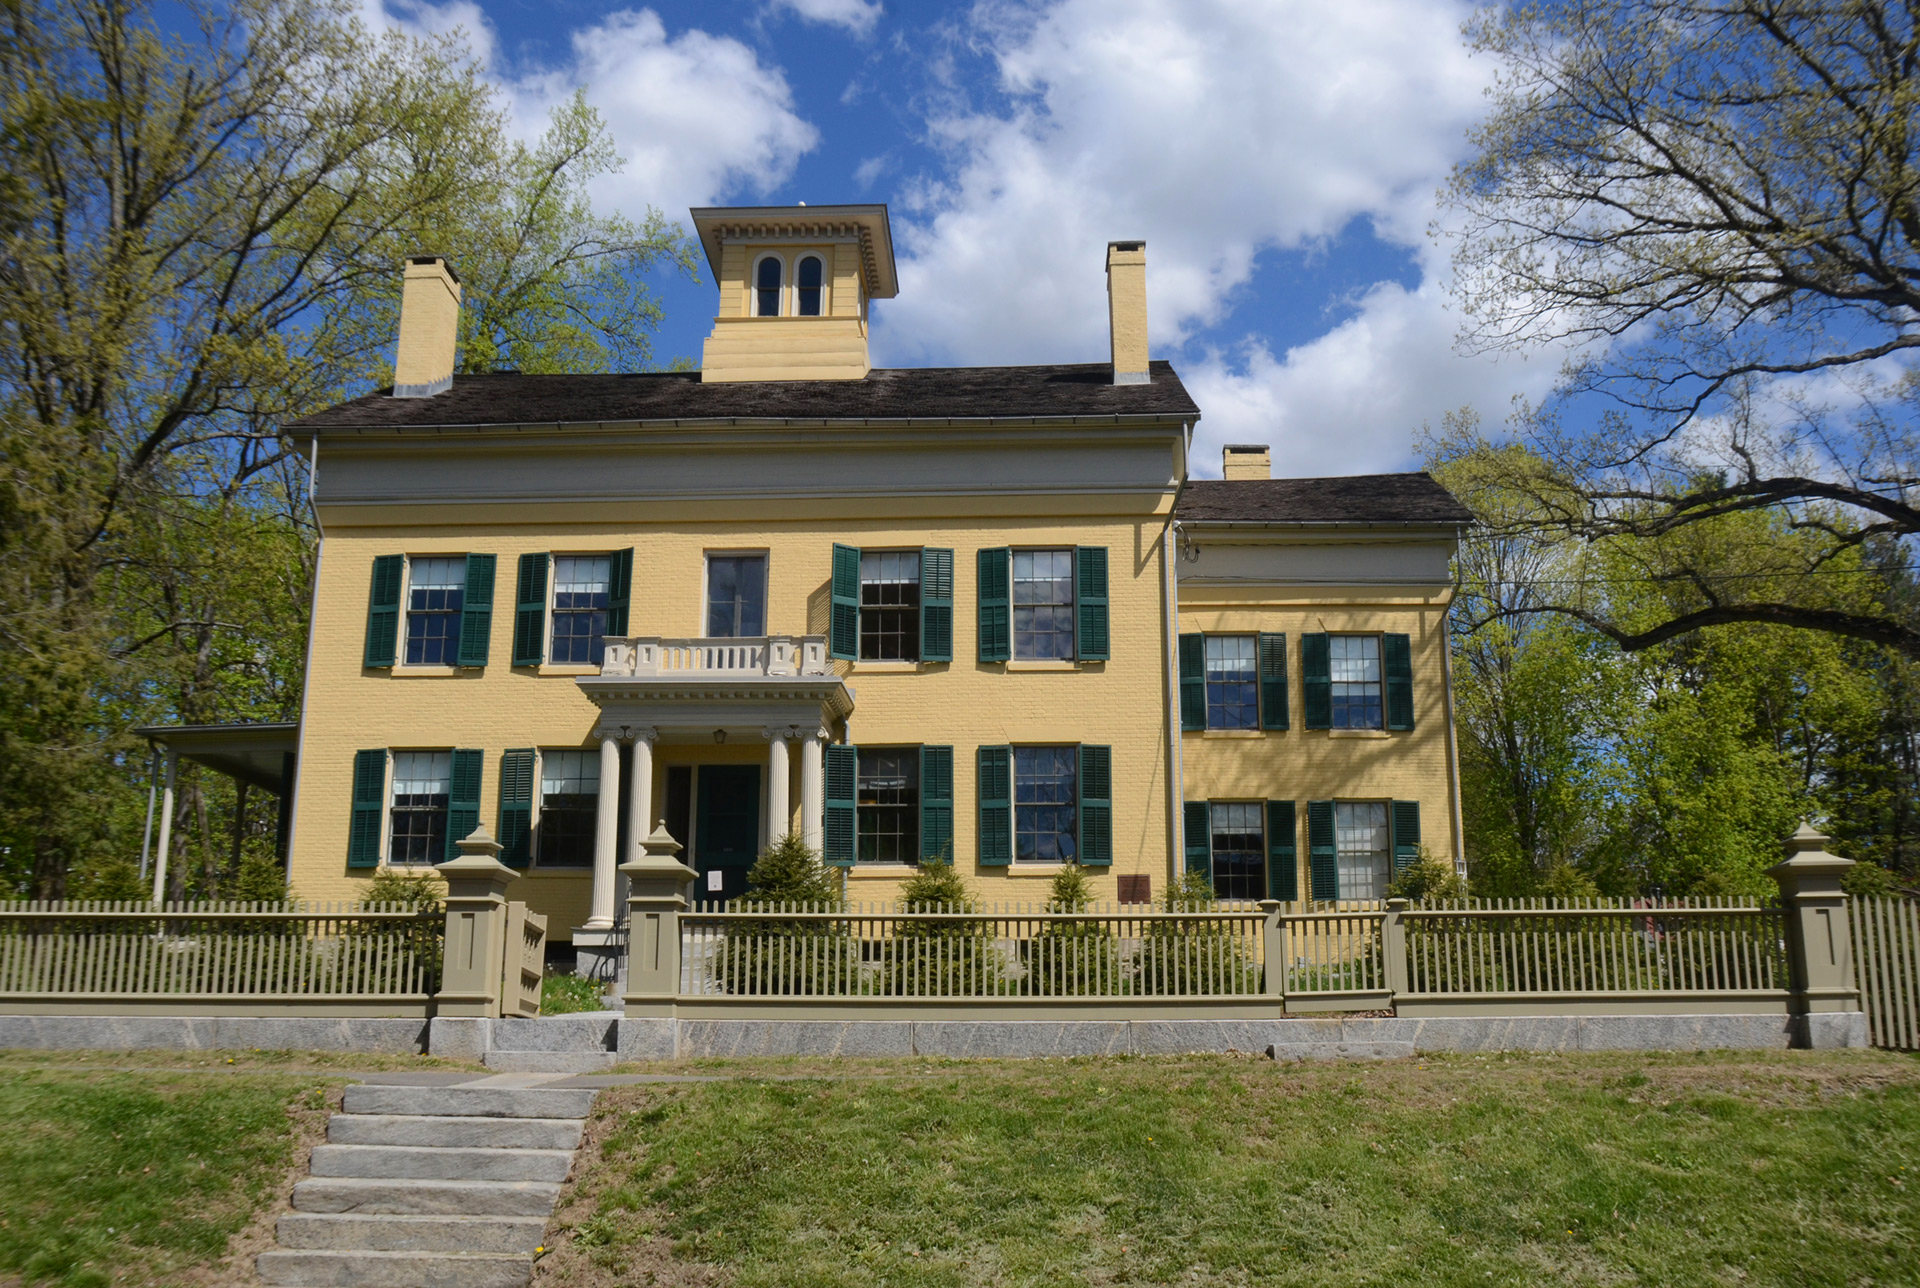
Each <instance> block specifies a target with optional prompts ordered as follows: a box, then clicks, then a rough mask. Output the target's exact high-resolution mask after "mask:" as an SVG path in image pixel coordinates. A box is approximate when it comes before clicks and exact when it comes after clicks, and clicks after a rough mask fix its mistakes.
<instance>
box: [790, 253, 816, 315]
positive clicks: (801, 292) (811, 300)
mask: <svg viewBox="0 0 1920 1288" xmlns="http://www.w3.org/2000/svg"><path fill="white" fill-rule="evenodd" d="M795 278H796V285H797V288H798V289H797V290H796V291H795V296H796V298H795V300H794V312H795V313H797V314H799V315H800V316H801V317H803V318H817V317H819V316H820V278H821V266H820V257H819V256H818V255H809V256H807V257H806V258H805V259H803V260H801V261H800V271H799V272H798V273H797V274H795Z"/></svg>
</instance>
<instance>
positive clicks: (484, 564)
mask: <svg viewBox="0 0 1920 1288" xmlns="http://www.w3.org/2000/svg"><path fill="white" fill-rule="evenodd" d="M496 562H497V560H496V557H495V556H493V555H468V556H467V589H466V593H465V594H464V595H462V596H461V597H460V653H459V664H460V665H461V666H485V665H486V664H487V643H488V641H489V639H490V638H491V637H492V635H493V569H494V564H495V563H496ZM475 826H478V823H476V824H475Z"/></svg>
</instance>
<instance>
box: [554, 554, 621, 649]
mask: <svg viewBox="0 0 1920 1288" xmlns="http://www.w3.org/2000/svg"><path fill="white" fill-rule="evenodd" d="M612 584H613V560H612V559H610V558H608V557H607V556H606V555H557V556H555V557H554V561H553V660H554V661H555V662H559V663H563V664H574V665H585V666H598V665H600V662H601V659H602V657H603V655H604V654H605V652H606V642H605V640H604V639H603V638H602V637H603V636H605V634H606V631H607V598H608V596H609V594H610V593H611V591H612Z"/></svg>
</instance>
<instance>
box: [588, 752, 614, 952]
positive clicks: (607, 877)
mask: <svg viewBox="0 0 1920 1288" xmlns="http://www.w3.org/2000/svg"><path fill="white" fill-rule="evenodd" d="M619 844H620V738H619V735H617V734H615V733H613V732H612V731H611V730H609V731H608V732H606V733H603V734H601V735H600V801H599V804H598V807H597V809H596V811H595V815H594V830H593V900H592V902H591V903H589V904H588V905H587V925H586V928H587V929H588V930H612V929H613V874H614V869H615V868H616V867H618V866H619V862H620V859H619V856H618V855H617V854H616V853H615V852H614V851H615V850H616V849H617V848H618V847H619Z"/></svg>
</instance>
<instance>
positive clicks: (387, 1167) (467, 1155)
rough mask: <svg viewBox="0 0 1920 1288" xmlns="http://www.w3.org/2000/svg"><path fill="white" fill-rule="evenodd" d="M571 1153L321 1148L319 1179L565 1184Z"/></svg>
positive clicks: (315, 1169)
mask: <svg viewBox="0 0 1920 1288" xmlns="http://www.w3.org/2000/svg"><path fill="white" fill-rule="evenodd" d="M572 1165H573V1151H572V1150H567V1149H438V1148H434V1147H431V1146H427V1145H405V1146H403V1145H319V1146H316V1147H315V1148H314V1151H313V1159H312V1162H311V1163H310V1165H309V1166H310V1169H311V1171H312V1173H313V1175H315V1176H363V1177H377V1178H379V1179H382V1180H394V1179H405V1180H410V1181H564V1180H566V1179H567V1169H568V1168H570V1167H571V1166H572Z"/></svg>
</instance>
